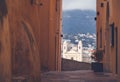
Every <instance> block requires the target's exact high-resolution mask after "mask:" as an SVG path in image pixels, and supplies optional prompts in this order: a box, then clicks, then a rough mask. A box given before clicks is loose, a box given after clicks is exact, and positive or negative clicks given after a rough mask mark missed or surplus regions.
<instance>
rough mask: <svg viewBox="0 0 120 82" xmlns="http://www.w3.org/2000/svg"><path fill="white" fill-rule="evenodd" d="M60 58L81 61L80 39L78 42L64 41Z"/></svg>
mask: <svg viewBox="0 0 120 82" xmlns="http://www.w3.org/2000/svg"><path fill="white" fill-rule="evenodd" d="M62 58H64V59H70V60H75V61H79V62H82V41H79V42H78V44H72V43H70V42H67V41H64V42H63V53H62Z"/></svg>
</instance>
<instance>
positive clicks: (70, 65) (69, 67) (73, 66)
mask: <svg viewBox="0 0 120 82" xmlns="http://www.w3.org/2000/svg"><path fill="white" fill-rule="evenodd" d="M75 70H91V64H90V63H85V62H78V61H74V60H69V59H62V71H75Z"/></svg>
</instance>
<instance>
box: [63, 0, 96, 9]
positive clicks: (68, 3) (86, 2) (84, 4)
mask: <svg viewBox="0 0 120 82" xmlns="http://www.w3.org/2000/svg"><path fill="white" fill-rule="evenodd" d="M73 9H81V10H88V9H89V10H95V11H96V0H63V10H73Z"/></svg>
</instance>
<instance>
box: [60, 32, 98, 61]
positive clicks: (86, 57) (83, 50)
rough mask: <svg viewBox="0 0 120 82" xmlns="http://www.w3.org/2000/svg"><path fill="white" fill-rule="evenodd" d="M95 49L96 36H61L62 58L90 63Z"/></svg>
mask: <svg viewBox="0 0 120 82" xmlns="http://www.w3.org/2000/svg"><path fill="white" fill-rule="evenodd" d="M95 48H96V34H95V33H93V34H90V33H86V34H83V33H78V34H63V39H62V58H65V59H70V60H75V61H79V62H87V63H91V62H92V60H91V54H92V53H93V52H94V50H95Z"/></svg>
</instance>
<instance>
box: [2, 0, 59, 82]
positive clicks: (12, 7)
mask: <svg viewBox="0 0 120 82" xmlns="http://www.w3.org/2000/svg"><path fill="white" fill-rule="evenodd" d="M60 19H61V0H57V1H56V0H0V81H3V82H10V79H13V78H14V79H15V77H18V76H22V77H25V78H26V79H27V80H28V81H29V82H33V81H34V82H40V74H41V70H42V71H56V70H57V71H60V70H61V56H60V53H61V52H60V45H61V44H60V42H61V40H60V36H61V20H60Z"/></svg>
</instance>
